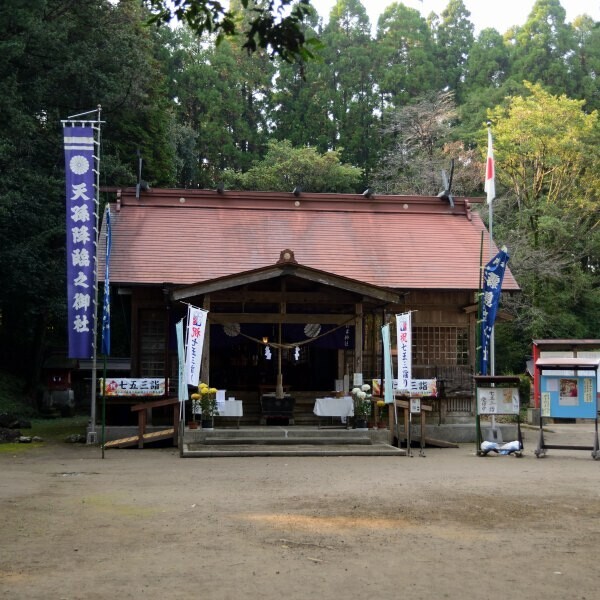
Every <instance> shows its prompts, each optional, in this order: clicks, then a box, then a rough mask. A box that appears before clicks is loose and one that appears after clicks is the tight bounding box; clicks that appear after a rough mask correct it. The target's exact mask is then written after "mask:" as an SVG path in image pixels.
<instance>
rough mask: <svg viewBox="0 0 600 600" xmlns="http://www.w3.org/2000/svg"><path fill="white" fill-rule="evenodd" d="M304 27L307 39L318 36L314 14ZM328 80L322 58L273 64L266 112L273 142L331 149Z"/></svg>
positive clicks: (331, 128) (334, 126)
mask: <svg viewBox="0 0 600 600" xmlns="http://www.w3.org/2000/svg"><path fill="white" fill-rule="evenodd" d="M307 27H309V28H310V29H311V31H310V32H309V33H307V35H318V33H317V32H318V30H319V28H320V19H319V18H318V15H317V14H316V12H313V14H312V15H311V17H310V20H309V23H308V24H307ZM323 51H324V49H323ZM329 80H330V72H329V68H328V65H327V64H326V62H325V60H324V59H323V56H322V54H320V55H319V57H318V58H317V59H315V60H308V61H305V60H298V61H296V62H294V63H290V62H286V61H279V62H278V63H277V76H276V77H275V78H274V89H273V93H272V96H271V106H270V111H269V112H270V120H271V121H272V122H273V128H272V138H273V139H277V140H280V141H282V140H288V141H290V142H291V144H292V146H294V147H301V146H307V145H310V146H314V147H316V148H317V150H318V151H319V152H326V151H327V150H329V149H331V144H330V140H331V139H333V138H334V137H335V133H334V132H335V128H336V125H335V123H334V122H333V120H332V119H331V118H330V115H329V105H330V102H331V100H330V98H331V86H330V85H329Z"/></svg>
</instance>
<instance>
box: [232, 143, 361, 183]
mask: <svg viewBox="0 0 600 600" xmlns="http://www.w3.org/2000/svg"><path fill="white" fill-rule="evenodd" d="M361 177H362V171H361V169H359V168H357V167H353V166H351V165H345V164H343V163H341V162H340V155H339V153H338V152H337V151H335V150H332V151H330V152H326V153H324V154H319V153H318V152H317V151H316V150H315V149H314V148H308V147H304V148H293V147H292V145H291V143H290V142H288V141H285V140H284V141H281V142H275V141H271V142H269V149H268V152H267V154H266V156H265V158H264V159H263V160H261V161H259V162H257V163H256V164H255V165H254V166H253V167H252V168H251V169H249V170H248V172H246V173H233V172H229V173H226V178H225V181H226V184H227V186H228V187H235V188H240V189H244V190H266V191H279V192H291V191H292V190H293V189H294V188H295V187H299V188H301V189H302V191H305V192H332V193H352V192H356V191H357V186H358V183H359V181H360V179H361Z"/></svg>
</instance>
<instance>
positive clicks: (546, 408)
mask: <svg viewBox="0 0 600 600" xmlns="http://www.w3.org/2000/svg"><path fill="white" fill-rule="evenodd" d="M541 409H542V412H541V415H542V417H549V416H550V392H542V406H541Z"/></svg>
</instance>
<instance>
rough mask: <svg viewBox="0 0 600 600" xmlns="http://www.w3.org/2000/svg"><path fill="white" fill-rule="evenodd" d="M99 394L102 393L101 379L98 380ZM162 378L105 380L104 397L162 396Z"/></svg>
mask: <svg viewBox="0 0 600 600" xmlns="http://www.w3.org/2000/svg"><path fill="white" fill-rule="evenodd" d="M98 381H99V383H100V393H102V383H103V379H102V378H100V379H99V380H98ZM165 389H166V387H165V378H164V377H147V378H143V379H131V378H129V377H114V378H108V377H107V378H106V390H105V394H106V396H164V395H165Z"/></svg>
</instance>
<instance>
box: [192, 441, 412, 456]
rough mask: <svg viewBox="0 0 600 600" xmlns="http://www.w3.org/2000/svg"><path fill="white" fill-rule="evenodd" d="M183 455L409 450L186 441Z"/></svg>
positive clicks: (401, 451)
mask: <svg viewBox="0 0 600 600" xmlns="http://www.w3.org/2000/svg"><path fill="white" fill-rule="evenodd" d="M181 456H182V457H183V458H215V457H236V456H237V457H241V456H267V457H268V456H283V457H289V456H406V450H404V449H401V448H395V447H394V446H390V445H388V444H380V443H375V444H369V445H366V444H364V445H362V444H338V445H318V444H289V445H281V444H267V445H263V444H227V445H219V444H217V445H212V444H194V443H192V444H188V443H184V444H183V450H182V453H181Z"/></svg>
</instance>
